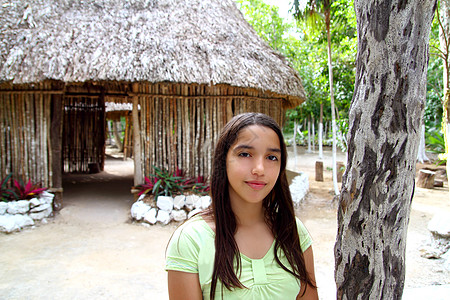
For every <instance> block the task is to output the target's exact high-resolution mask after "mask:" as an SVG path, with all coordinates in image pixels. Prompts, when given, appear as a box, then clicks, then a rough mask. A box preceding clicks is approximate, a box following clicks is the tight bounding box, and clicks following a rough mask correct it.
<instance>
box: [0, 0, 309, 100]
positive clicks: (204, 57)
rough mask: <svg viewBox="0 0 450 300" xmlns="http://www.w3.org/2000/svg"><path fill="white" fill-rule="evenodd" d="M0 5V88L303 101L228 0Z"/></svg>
mask: <svg viewBox="0 0 450 300" xmlns="http://www.w3.org/2000/svg"><path fill="white" fill-rule="evenodd" d="M0 3H1V6H2V7H1V8H0V50H1V56H0V82H5V81H9V82H12V83H33V82H40V81H43V80H47V79H50V80H61V81H64V82H85V81H127V82H136V81H147V82H167V81H168V82H181V83H199V84H229V85H232V86H238V87H245V88H257V89H262V90H269V91H272V92H275V93H277V94H280V95H290V96H294V99H291V100H296V101H294V102H299V101H303V100H304V99H305V93H304V90H303V87H302V84H301V81H300V78H299V77H298V75H297V73H296V72H295V71H294V70H293V69H292V68H291V67H290V66H289V65H288V64H287V62H286V60H285V58H284V57H282V56H281V55H279V54H278V53H277V52H275V51H274V50H272V49H271V48H270V47H269V46H268V45H267V44H266V43H265V42H264V41H263V40H262V39H261V38H259V37H258V36H257V34H256V32H255V31H254V30H253V28H252V27H251V26H250V25H249V24H248V22H246V21H245V20H244V17H243V15H242V13H241V12H240V11H239V10H238V9H237V7H236V5H235V4H234V2H233V1H231V0H128V1H126V0H95V1H94V0H84V1H71V0H58V1H51V0H34V1H5V0H0Z"/></svg>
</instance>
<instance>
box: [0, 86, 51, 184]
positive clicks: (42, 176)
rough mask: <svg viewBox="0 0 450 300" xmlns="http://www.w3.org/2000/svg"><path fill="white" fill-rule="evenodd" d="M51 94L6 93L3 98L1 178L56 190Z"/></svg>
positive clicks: (0, 100)
mask: <svg viewBox="0 0 450 300" xmlns="http://www.w3.org/2000/svg"><path fill="white" fill-rule="evenodd" d="M50 116H51V94H44V93H28V94H19V93H10V94H9V93H2V94H1V96H0V150H1V155H0V157H1V158H0V170H1V174H0V177H1V178H4V177H5V176H6V175H8V174H9V173H12V174H13V178H15V179H19V178H20V179H23V180H25V181H28V180H31V181H32V182H33V183H40V184H41V185H42V186H43V187H53V178H52V177H53V173H52V172H50V167H49V166H51V165H52V153H51V137H50V129H51V123H50V122H51V118H50Z"/></svg>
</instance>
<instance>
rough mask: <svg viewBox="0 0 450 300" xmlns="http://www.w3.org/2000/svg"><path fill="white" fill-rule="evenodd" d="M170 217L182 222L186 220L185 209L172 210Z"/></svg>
mask: <svg viewBox="0 0 450 300" xmlns="http://www.w3.org/2000/svg"><path fill="white" fill-rule="evenodd" d="M171 215H172V219H173V220H174V221H176V222H182V221H184V220H186V218H187V214H186V211H185V210H183V209H182V210H173V211H172V213H171Z"/></svg>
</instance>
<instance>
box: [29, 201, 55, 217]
mask: <svg viewBox="0 0 450 300" xmlns="http://www.w3.org/2000/svg"><path fill="white" fill-rule="evenodd" d="M45 205H48V207H47V208H46V209H45V210H42V211H38V212H32V213H30V214H29V216H30V218H32V219H33V220H43V219H45V218H47V217H49V216H50V215H51V214H52V212H53V209H52V206H51V205H50V204H45Z"/></svg>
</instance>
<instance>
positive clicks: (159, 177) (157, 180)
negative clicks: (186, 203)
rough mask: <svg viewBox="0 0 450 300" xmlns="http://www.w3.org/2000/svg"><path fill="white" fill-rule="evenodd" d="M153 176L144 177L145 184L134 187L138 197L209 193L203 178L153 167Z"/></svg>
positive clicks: (179, 171)
mask: <svg viewBox="0 0 450 300" xmlns="http://www.w3.org/2000/svg"><path fill="white" fill-rule="evenodd" d="M153 169H154V171H155V173H154V174H150V176H149V177H145V183H143V184H140V185H138V186H136V188H137V189H138V190H139V194H138V195H139V196H140V195H142V194H152V195H154V196H155V199H157V198H158V196H174V195H177V194H182V193H184V192H192V193H194V194H200V195H204V194H207V193H208V191H209V186H208V184H207V180H206V178H205V177H203V176H198V177H186V176H185V173H184V172H183V171H182V170H180V169H178V168H177V170H176V171H175V172H170V171H168V170H163V169H160V168H157V167H155V166H153Z"/></svg>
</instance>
